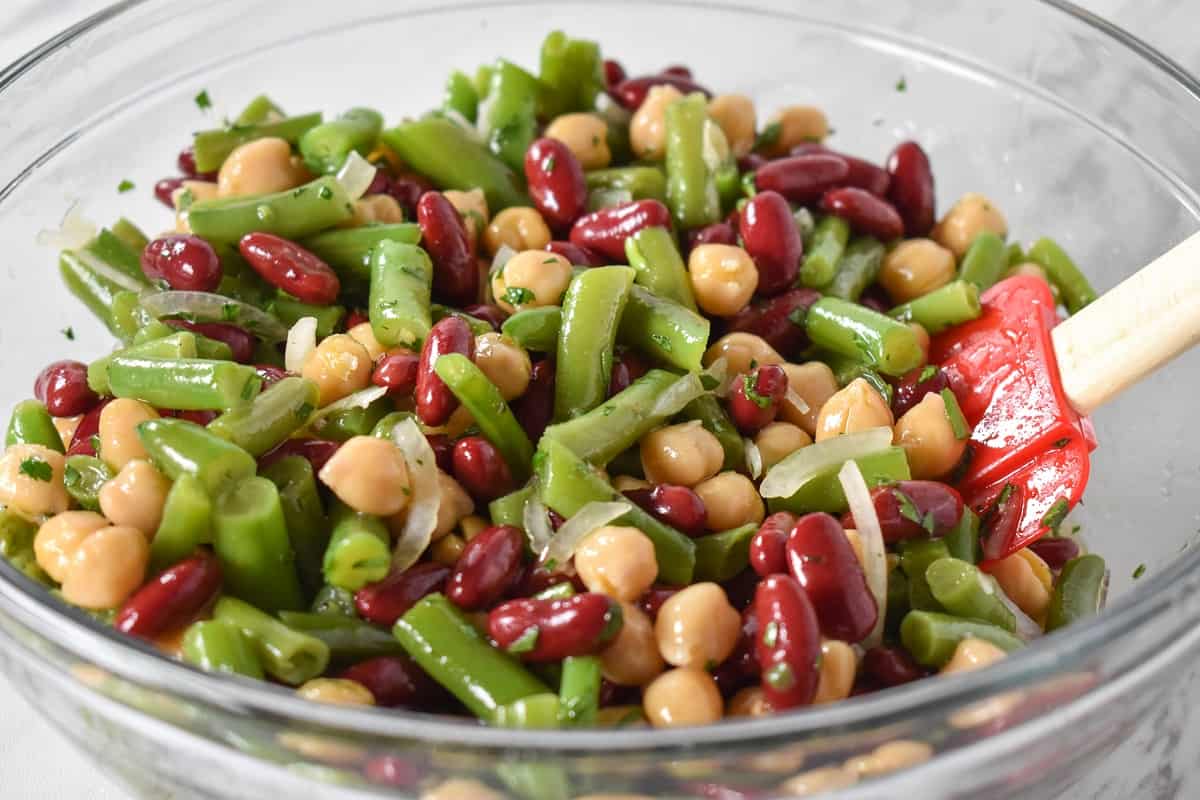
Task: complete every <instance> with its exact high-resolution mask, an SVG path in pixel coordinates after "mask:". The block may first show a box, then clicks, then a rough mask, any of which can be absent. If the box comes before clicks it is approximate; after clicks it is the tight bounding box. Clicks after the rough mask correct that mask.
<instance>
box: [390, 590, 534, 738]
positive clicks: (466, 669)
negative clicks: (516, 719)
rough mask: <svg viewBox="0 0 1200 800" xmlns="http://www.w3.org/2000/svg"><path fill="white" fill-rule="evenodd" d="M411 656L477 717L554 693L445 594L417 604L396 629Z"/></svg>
mask: <svg viewBox="0 0 1200 800" xmlns="http://www.w3.org/2000/svg"><path fill="white" fill-rule="evenodd" d="M392 633H393V634H394V635H395V637H396V638H397V639H398V640H399V641H400V644H401V645H402V646H403V647H404V649H405V651H406V652H407V653H408V655H409V657H410V658H412V659H413V660H414V661H416V662H417V664H418V665H420V666H421V668H422V669H424V670H425V671H426V672H427V673H429V676H430V677H431V678H433V679H434V680H435V681H437V682H438V683H440V684H441V685H442V686H444V687H445V688H446V689H448V690H449V691H450V693H451V694H453V695H454V696H455V697H457V698H458V699H459V700H460V701H461V702H462V704H463V705H465V706H466V707H467V709H468V710H469V711H470V712H471V713H473V714H474V715H475V716H477V717H479V718H480V719H483V720H485V721H490V720H493V719H494V718H495V716H496V714H497V711H498V709H499V708H500V707H501V706H506V705H509V704H510V703H514V702H516V701H517V700H521V699H523V698H526V697H529V696H531V695H535V694H546V693H548V692H549V689H548V688H547V687H546V686H545V684H543V683H542V682H541V681H539V680H538V679H537V678H535V677H534V676H533V675H532V674H531V673H530V672H529V671H528V670H527V669H525V667H523V666H521V664H520V663H519V662H518V661H517V660H516V659H514V658H512V656H510V655H508V654H507V653H504V652H502V651H500V650H497V649H496V648H495V647H492V646H491V645H490V644H488V642H487V640H485V639H484V638H483V635H482V634H480V633H479V631H477V630H476V629H475V626H474V625H472V624H471V622H470V621H469V620H468V619H467V618H466V617H465V616H463V613H462V612H461V611H459V610H458V609H457V608H455V607H454V606H453V605H452V604H451V603H450V601H449V600H447V599H446V597H445V596H444V595H441V594H431V595H428V596H426V597H424V598H422V599H421V600H420V601H418V602H417V604H416V605H414V606H413V607H412V608H410V609H409V610H408V612H407V613H405V615H404V616H402V617H401V618H400V619H399V620H398V621H397V622H396V626H395V627H394V628H393V629H392Z"/></svg>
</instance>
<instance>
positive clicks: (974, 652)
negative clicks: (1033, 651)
mask: <svg viewBox="0 0 1200 800" xmlns="http://www.w3.org/2000/svg"><path fill="white" fill-rule="evenodd" d="M1004 656H1005V652H1004V651H1003V650H1001V649H1000V648H999V647H997V646H996V645H994V644H992V643H991V642H989V641H986V640H984V639H976V638H974V637H969V638H966V639H963V640H962V641H961V642H959V643H958V646H957V647H955V648H954V655H952V656H951V657H950V660H949V661H947V662H946V663H945V665H944V666H943V667H942V669H941V673H940V674H942V675H953V674H955V673H958V672H971V671H973V670H977V669H983V668H984V667H988V666H991V665H992V664H995V663H996V662H997V661H999V660H1000V659H1002V658H1004Z"/></svg>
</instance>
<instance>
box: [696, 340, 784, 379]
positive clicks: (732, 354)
mask: <svg viewBox="0 0 1200 800" xmlns="http://www.w3.org/2000/svg"><path fill="white" fill-rule="evenodd" d="M719 358H723V359H725V366H726V368H727V370H728V373H729V374H730V375H745V374H746V373H748V372H750V370H752V369H753V367H752V366H751V364H782V363H783V356H781V355H779V353H777V352H775V348H774V347H771V345H769V344H767V342H766V340H765V339H763V338H762V337H761V336H755V335H754V334H753V333H743V332H741V331H734V332H733V333H727V334H725V335H724V336H722V337H721V338H720V339H717V341H715V342H713V343H712V345H711V346H710V347H709V348H708V350H706V351H704V366H706V367H711V366H712V365H713V363H714V362H715V361H716V360H717V359H719Z"/></svg>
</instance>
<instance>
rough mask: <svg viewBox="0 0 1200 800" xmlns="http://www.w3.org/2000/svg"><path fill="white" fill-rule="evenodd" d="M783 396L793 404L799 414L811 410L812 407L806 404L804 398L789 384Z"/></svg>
mask: <svg viewBox="0 0 1200 800" xmlns="http://www.w3.org/2000/svg"><path fill="white" fill-rule="evenodd" d="M783 398H784V400H786V401H787V402H789V403H791V404H792V405H793V406H795V407H796V410H797V411H799V412H800V413H801V414H807V413H808V412H809V411H812V408H811V407H810V406H809V405H808V403H806V402H804V398H803V397H801V396H800V395H798V394H796V392H795V390H794V389H792V387H791V386H789V387H788V388H787V391H786V392H784V394H783Z"/></svg>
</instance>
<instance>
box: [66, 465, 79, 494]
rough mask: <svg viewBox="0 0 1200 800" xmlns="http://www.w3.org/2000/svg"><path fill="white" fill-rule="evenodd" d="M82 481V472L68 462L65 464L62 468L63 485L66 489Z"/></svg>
mask: <svg viewBox="0 0 1200 800" xmlns="http://www.w3.org/2000/svg"><path fill="white" fill-rule="evenodd" d="M82 481H83V473H82V472H80V471H79V470H78V469H76V468H75V467H73V466H71V465H70V464H67V466H66V468H65V469H63V485H64V486H66V487H67V488H68V489H74V488H75V487H76V486H78V485H79V484H80V482H82Z"/></svg>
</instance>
